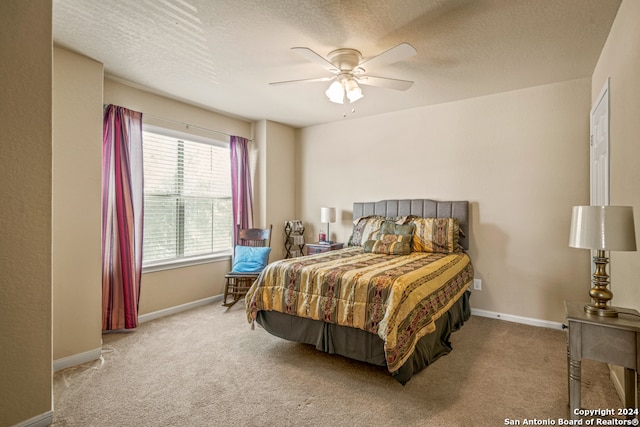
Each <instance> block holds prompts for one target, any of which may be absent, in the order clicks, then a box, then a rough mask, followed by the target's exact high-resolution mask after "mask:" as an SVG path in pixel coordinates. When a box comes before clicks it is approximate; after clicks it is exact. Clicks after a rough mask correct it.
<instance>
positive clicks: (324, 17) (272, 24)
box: [53, 0, 621, 127]
mask: <svg viewBox="0 0 640 427" xmlns="http://www.w3.org/2000/svg"><path fill="white" fill-rule="evenodd" d="M620 1H621V0H367V1H355V0H353V1H350V0H308V1H307V0H241V1H239V0H227V1H224V0H135V1H134V0H53V15H54V21H53V24H54V26H53V32H54V42H55V43H56V45H58V46H61V47H65V48H67V49H69V50H72V51H75V52H79V53H81V54H83V55H86V56H88V57H90V58H93V59H95V60H97V61H100V62H101V63H103V64H104V67H105V73H106V74H107V75H108V76H110V77H112V78H114V79H116V80H118V81H122V82H125V83H129V84H133V85H134V86H137V87H141V88H144V89H146V90H149V91H151V92H155V93H159V94H163V95H167V96H169V97H172V98H176V99H180V100H185V101H188V102H190V103H192V104H196V105H200V106H203V107H205V108H207V109H210V110H214V111H222V112H225V113H227V114H231V115H235V116H239V117H243V118H247V119H250V120H257V119H268V120H273V121H276V122H281V123H285V124H289V125H292V126H294V127H304V126H309V125H313V124H319V123H326V122H331V121H337V120H345V119H349V118H351V117H362V116H366V115H371V114H379V113H384V112H390V111H397V110H402V109H408V108H415V107H419V106H423V105H430V104H437V103H442V102H448V101H454V100H459V99H464V98H472V97H476V96H482V95H487V94H492V93H497V92H503V91H508V90H514V89H520V88H526V87H531V86H536V85H542V84H548V83H553V82H559V81H564V80H571V79H576V78H583V77H590V76H591V74H592V72H593V68H594V66H595V63H596V61H597V59H598V57H599V55H600V51H601V49H602V46H603V45H604V42H605V40H606V37H607V34H608V33H609V29H610V27H611V24H612V22H613V19H614V18H615V14H616V12H617V10H618V6H619V5H620ZM401 42H407V43H409V44H411V45H412V46H413V47H415V48H416V50H417V52H418V53H417V55H416V56H414V57H412V58H410V59H408V60H406V61H403V62H399V63H395V64H392V65H388V66H385V67H383V68H381V69H376V70H372V71H375V73H372V74H375V75H378V76H385V77H391V78H398V79H405V80H413V81H415V84H414V85H413V87H411V88H410V89H409V90H408V91H406V92H398V91H393V90H390V89H384V88H378V87H371V86H363V93H364V98H363V99H361V100H359V101H357V102H355V103H353V104H348V103H347V104H345V105H338V104H333V103H331V102H329V101H328V99H327V98H326V96H325V94H324V92H325V90H326V89H327V87H328V86H329V83H326V82H315V83H305V84H296V85H286V86H271V85H269V82H275V81H282V80H295V79H304V78H316V77H324V76H331V74H330V73H328V72H327V71H325V70H323V68H322V67H320V66H319V65H318V64H315V63H312V62H309V61H306V60H305V59H304V58H302V57H300V56H299V55H297V54H296V53H294V52H293V51H292V50H291V47H295V46H305V47H309V48H311V49H313V50H314V51H316V52H318V53H319V54H320V55H322V56H325V57H326V55H327V54H328V53H329V52H330V51H332V50H335V49H337V48H343V47H349V48H354V49H357V50H359V51H360V52H361V53H362V55H363V56H364V57H365V59H366V58H369V57H372V56H375V55H377V54H379V53H381V52H383V51H385V50H387V49H389V48H391V47H393V46H395V45H397V44H399V43H401Z"/></svg>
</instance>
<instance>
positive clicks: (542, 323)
mask: <svg viewBox="0 0 640 427" xmlns="http://www.w3.org/2000/svg"><path fill="white" fill-rule="evenodd" d="M471 314H472V315H474V316H480V317H490V318H492V319H499V320H506V321H508V322H515V323H522V324H525V325H531V326H538V327H541V328H551V329H563V327H562V323H560V322H550V321H548V320H540V319H534V318H531V317H522V316H514V315H513V314H503V313H497V312H495V311H488V310H479V309H477V308H472V309H471Z"/></svg>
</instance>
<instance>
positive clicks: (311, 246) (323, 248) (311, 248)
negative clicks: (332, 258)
mask: <svg viewBox="0 0 640 427" xmlns="http://www.w3.org/2000/svg"><path fill="white" fill-rule="evenodd" d="M343 246H344V243H331V244H327V243H319V242H316V243H307V255H312V254H319V253H321V252H329V251H335V250H336V249H342V247H343Z"/></svg>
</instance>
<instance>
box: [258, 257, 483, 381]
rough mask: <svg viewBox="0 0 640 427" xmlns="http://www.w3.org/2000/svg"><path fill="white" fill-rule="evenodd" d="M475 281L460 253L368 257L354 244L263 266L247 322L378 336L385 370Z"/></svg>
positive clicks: (401, 360)
mask: <svg viewBox="0 0 640 427" xmlns="http://www.w3.org/2000/svg"><path fill="white" fill-rule="evenodd" d="M472 280H473V266H472V265H471V260H470V259H469V257H468V256H467V255H466V254H465V253H453V254H442V253H430V252H412V253H410V254H409V255H380V254H373V253H365V252H364V250H363V249H362V247H351V248H346V249H341V250H337V251H330V252H324V253H320V254H316V255H310V256H306V257H300V258H292V259H286V260H281V261H276V262H274V263H271V264H269V265H268V266H267V268H266V269H265V270H264V271H263V272H262V273H261V274H260V276H259V277H258V279H257V280H256V282H255V283H254V284H253V286H252V287H251V289H250V290H249V292H248V294H247V297H246V310H247V319H248V320H249V322H253V321H254V320H255V318H256V314H257V312H258V311H261V310H275V311H279V312H282V313H288V314H292V315H296V316H300V317H306V318H309V319H314V320H322V321H325V322H329V323H335V324H338V325H342V326H349V327H353V328H359V329H362V330H365V331H369V332H371V333H374V334H377V335H378V336H379V337H380V338H382V339H383V340H384V343H385V356H386V360H387V366H388V368H389V371H390V372H392V373H393V372H395V371H397V370H398V369H399V368H400V367H401V366H402V365H403V364H404V362H405V361H406V360H407V359H408V358H409V356H411V354H412V353H413V351H414V348H415V345H416V342H417V341H418V339H419V338H421V337H423V336H424V335H426V334H428V333H431V332H433V331H434V330H435V321H436V320H437V319H438V318H439V317H440V316H441V315H442V314H444V313H445V312H446V311H447V310H448V309H449V308H450V307H451V306H452V305H453V303H454V302H455V301H456V300H457V299H458V298H459V297H460V296H461V295H462V294H463V293H464V291H465V290H466V289H467V287H468V285H469V283H470V282H471V281H472Z"/></svg>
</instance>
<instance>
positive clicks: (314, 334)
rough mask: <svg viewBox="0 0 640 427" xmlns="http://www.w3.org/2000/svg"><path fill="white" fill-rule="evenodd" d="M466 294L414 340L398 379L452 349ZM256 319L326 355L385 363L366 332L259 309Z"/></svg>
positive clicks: (467, 310) (465, 315)
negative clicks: (413, 346) (434, 328)
mask: <svg viewBox="0 0 640 427" xmlns="http://www.w3.org/2000/svg"><path fill="white" fill-rule="evenodd" d="M470 295H471V293H470V292H469V291H466V292H465V293H464V294H463V295H462V297H460V299H458V301H456V302H455V303H454V305H453V306H452V307H451V308H450V309H449V311H447V312H446V313H445V314H444V315H443V316H442V317H440V318H439V319H438V320H436V330H435V332H433V333H431V334H427V335H425V336H424V337H422V338H421V339H420V340H419V341H418V343H417V345H416V349H415V351H414V353H413V355H412V356H411V357H410V358H409V359H408V360H407V361H406V362H405V364H404V365H402V367H400V369H398V370H397V371H396V372H393V373H392V375H393V377H394V378H395V379H396V380H397V381H398V382H400V383H401V384H403V385H404V384H406V383H407V381H409V380H410V379H411V377H412V376H413V375H415V374H416V373H418V372H420V371H421V370H423V369H424V368H426V367H427V366H428V365H429V364H431V363H433V362H435V361H436V360H437V359H438V358H440V357H441V356H444V355H445V354H448V353H449V352H450V351H451V350H452V348H451V342H450V341H449V338H450V337H451V334H452V333H453V332H455V331H457V330H459V329H460V328H461V327H462V325H464V322H465V321H466V320H469V317H471V306H470V305H469V298H470ZM256 321H257V322H258V323H259V324H260V325H261V326H262V327H263V328H264V329H265V330H266V331H267V332H269V333H270V334H272V335H275V336H277V337H280V338H284V339H286V340H289V341H296V342H301V343H305V344H311V345H314V346H315V347H316V348H317V349H318V350H320V351H324V352H326V353H329V354H339V355H341V356H346V357H349V358H351V359H355V360H360V361H363V362H367V363H371V364H373V365H378V366H387V362H386V359H385V357H384V341H383V340H382V339H381V338H380V337H379V336H378V335H375V334H372V333H370V332H367V331H363V330H361V329H355V328H349V327H346V326H340V325H335V324H332V323H326V322H323V321H321V320H312V319H305V318H302V317H297V316H292V315H290V314H285V313H278V312H275V311H259V312H258V315H257V317H256Z"/></svg>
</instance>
